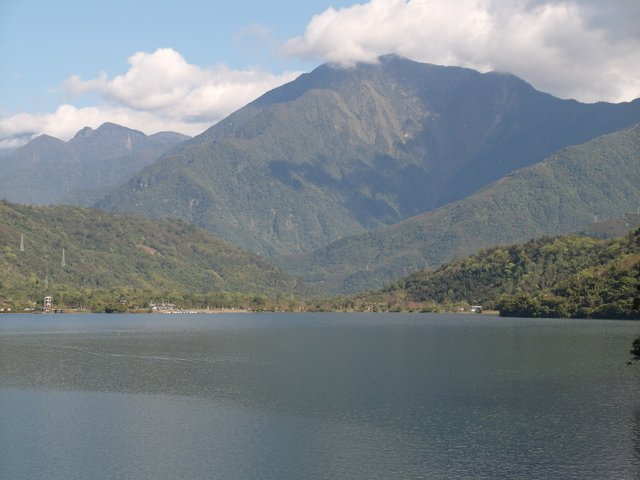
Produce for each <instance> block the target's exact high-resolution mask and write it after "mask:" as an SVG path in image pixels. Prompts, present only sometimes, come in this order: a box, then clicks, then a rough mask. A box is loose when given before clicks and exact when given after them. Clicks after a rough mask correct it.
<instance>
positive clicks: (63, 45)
mask: <svg viewBox="0 0 640 480" xmlns="http://www.w3.org/2000/svg"><path fill="white" fill-rule="evenodd" d="M638 25H640V2H639V1H638V0H610V1H604V0H572V1H569V0H369V1H364V0H360V1H347V0H342V1H337V0H325V1H323V0H305V1H303V2H300V1H293V0H280V1H268V0H234V1H233V2H229V1H217V0H209V1H205V0H181V1H180V2H175V1H161V0H156V1H154V2H151V1H147V0H137V1H135V2H131V1H130V0H127V1H124V0H110V1H109V2H104V1H100V2H97V1H93V0H84V1H75V0H56V1H55V2H52V1H50V0H0V148H4V149H7V148H15V147H17V146H20V145H23V144H24V143H26V142H27V141H29V140H30V139H31V138H33V137H34V136H36V135H40V134H43V133H46V134H49V135H52V136H55V137H57V138H60V139H63V140H68V139H69V138H71V137H73V135H74V134H75V133H76V132H77V131H79V130H80V129H81V128H83V127H85V126H90V127H92V128H97V127H98V126H99V125H101V124H102V123H104V122H107V121H109V122H114V123H118V124H120V125H124V126H127V127H130V128H135V129H138V130H141V131H143V132H145V133H147V134H152V133H156V132H158V131H167V130H172V131H177V132H180V133H184V134H188V135H197V134H198V133H201V132H202V131H204V130H205V129H207V128H208V127H210V126H211V125H213V124H215V123H216V122H218V121H219V120H221V119H222V118H224V117H225V116H226V115H228V114H230V113H232V112H233V111H235V110H237V109H238V108H240V107H242V106H243V105H245V104H247V103H248V102H250V101H251V100H253V99H255V98H257V97H258V96H260V95H261V94H263V93H264V92H266V91H268V90H270V89H272V88H275V87H277V86H279V85H282V84H283V83H286V82H289V81H292V80H293V79H295V78H296V77H297V76H298V75H300V74H301V73H303V72H306V71H310V70H312V69H313V68H315V67H317V66H318V65H320V64H322V63H325V62H330V63H332V64H334V65H335V66H336V68H351V67H353V66H354V65H355V64H356V63H357V62H375V61H376V58H377V57H378V56H379V55H383V54H387V53H396V54H399V55H402V56H405V57H407V58H410V59H413V60H417V61H421V62H427V63H435V64H440V65H456V66H463V67H469V68H474V69H476V70H479V71H483V72H486V71H492V70H497V71H502V72H509V73H513V74H515V75H517V76H519V77H520V78H522V79H524V80H526V81H527V82H529V83H531V84H532V85H533V86H534V87H535V88H537V89H538V90H542V91H545V92H549V93H551V94H553V95H555V96H557V97H560V98H573V99H576V100H579V101H583V102H596V101H609V102H622V101H630V100H633V99H635V98H638V97H640V28H638Z"/></svg>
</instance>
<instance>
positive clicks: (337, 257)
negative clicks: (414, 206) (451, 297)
mask: <svg viewBox="0 0 640 480" xmlns="http://www.w3.org/2000/svg"><path fill="white" fill-rule="evenodd" d="M639 205H640V124H637V125H635V126H633V127H631V128H629V129H625V130H622V131H620V132H616V133H613V134H609V135H604V136H602V137H599V138H597V139H595V140H592V141H590V142H587V143H584V144H582V145H577V146H572V147H567V148H565V149H562V150H560V151H559V152H557V153H556V154H554V155H552V156H550V157H549V158H547V159H546V160H544V161H543V162H540V163H538V164H535V165H533V166H531V167H527V168H524V169H520V170H518V171H516V172H514V173H512V174H510V175H508V176H506V177H504V178H502V179H500V180H498V181H497V182H495V183H493V184H491V185H489V186H487V187H486V188H484V189H482V190H480V191H479V192H477V193H475V194H473V195H470V196H469V197H467V198H465V199H463V200H460V201H458V202H454V203H451V204H449V205H447V206H445V207H442V208H439V209H437V210H434V211H431V212H427V213H424V214H422V215H419V216H416V217H413V218H411V219H409V220H405V221H403V222H400V223H398V224H396V225H393V226H390V227H385V228H382V229H379V230H377V231H374V232H367V233H364V234H360V235H357V236H352V237H347V238H343V239H340V240H338V241H336V242H333V243H331V244H329V245H328V246H326V247H324V248H322V249H319V250H317V251H315V252H313V253H312V254H309V255H305V256H290V257H283V258H282V259H280V262H279V263H280V264H281V265H282V266H283V267H284V268H285V269H287V270H289V271H292V272H298V273H299V274H300V275H304V278H305V279H306V280H307V281H310V282H315V283H318V284H319V285H323V286H324V287H325V288H327V289H329V290H332V291H342V292H356V291H360V290H364V289H367V288H379V287H380V286H382V285H384V284H385V283H387V282H389V281H391V280H393V279H396V278H400V277H402V276H404V275H407V274H408V273H410V272H411V271H414V270H418V269H421V268H425V267H427V266H430V267H432V268H433V267H436V266H438V265H440V264H442V263H443V262H445V261H449V260H452V259H454V258H460V257H463V256H465V255H468V254H471V253H473V252H475V251H477V250H478V249H480V248H482V247H487V246H490V245H495V244H506V243H512V242H516V241H523V240H527V239H530V238H536V237H539V236H541V235H545V234H561V233H569V232H573V231H576V230H579V229H581V228H583V227H584V226H585V225H589V224H590V222H591V221H592V220H593V218H594V215H597V216H598V217H600V218H615V217H619V216H621V215H623V214H625V213H626V212H635V211H636V210H637V208H638V206H639Z"/></svg>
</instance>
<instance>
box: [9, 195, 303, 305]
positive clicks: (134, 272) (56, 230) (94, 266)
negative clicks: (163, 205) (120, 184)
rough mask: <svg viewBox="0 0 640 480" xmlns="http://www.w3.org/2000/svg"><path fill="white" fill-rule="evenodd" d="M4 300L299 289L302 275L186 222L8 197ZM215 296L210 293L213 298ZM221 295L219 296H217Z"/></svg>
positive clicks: (70, 301)
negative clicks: (286, 271) (296, 275)
mask: <svg viewBox="0 0 640 480" xmlns="http://www.w3.org/2000/svg"><path fill="white" fill-rule="evenodd" d="M0 272H2V275H1V276H0V306H1V305H13V304H15V305H29V304H30V303H32V302H33V301H37V302H41V300H42V298H43V296H44V295H46V294H53V295H54V296H55V297H56V300H57V302H58V304H60V305H69V306H79V305H81V304H84V305H86V304H90V303H91V302H92V301H93V300H94V299H95V298H98V297H99V296H100V295H104V294H105V292H107V293H108V295H106V296H107V297H108V298H109V299H110V300H114V299H117V298H125V297H126V298H129V297H131V298H133V297H136V296H137V297H139V298H140V299H141V301H144V300H145V299H146V301H148V300H149V299H150V298H152V297H153V298H159V299H168V300H171V299H173V300H175V299H180V298H182V297H190V298H191V299H193V298H195V296H197V295H201V296H202V298H203V300H202V301H203V302H206V300H207V299H209V300H211V299H213V298H222V297H220V295H218V296H217V297H216V296H215V295H213V294H221V293H225V292H227V293H244V294H256V295H259V294H268V295H270V296H273V297H277V296H278V295H284V296H286V295H291V294H293V293H302V292H305V291H306V290H304V286H302V285H299V284H298V282H297V280H296V279H294V278H292V277H290V276H288V275H286V274H284V273H283V272H282V271H281V270H279V269H278V268H276V267H274V266H273V265H271V264H269V263H268V262H266V261H265V260H263V259H261V258H260V257H258V256H257V255H255V254H251V253H248V252H245V251H243V250H241V249H240V248H238V247H235V246H232V245H229V244H228V243H226V242H223V241H221V240H219V239H217V238H215V237H214V236H213V235H211V234H210V233H208V232H206V231H204V230H200V229H197V228H196V227H194V226H192V225H188V224H186V223H184V222H182V221H173V220H149V219H145V218H140V217H134V216H114V215H111V214H108V213H105V212H100V211H96V210H91V209H84V208H78V207H66V206H56V207H34V206H22V205H16V204H10V203H5V202H0ZM207 295H210V296H209V297H207ZM211 295H213V296H211Z"/></svg>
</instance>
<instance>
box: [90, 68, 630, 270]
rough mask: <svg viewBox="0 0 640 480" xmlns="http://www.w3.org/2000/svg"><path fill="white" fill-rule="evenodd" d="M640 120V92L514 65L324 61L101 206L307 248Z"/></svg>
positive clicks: (442, 200) (261, 247) (267, 250)
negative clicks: (615, 95) (517, 71)
mask: <svg viewBox="0 0 640 480" xmlns="http://www.w3.org/2000/svg"><path fill="white" fill-rule="evenodd" d="M638 121H640V101H634V102H630V103H623V104H607V103H598V104H581V103H579V102H576V101H570V100H561V99H558V98H554V97H552V96H551V95H548V94H545V93H542V92H538V91H536V90H535V89H534V88H533V87H532V86H531V85H529V84H527V83H526V82H524V81H523V80H520V79H518V78H516V77H514V76H512V75H508V74H502V73H495V72H494V73H486V74H482V73H479V72H477V71H474V70H470V69H464V68H456V67H442V66H436V65H428V64H423V63H418V62H413V61H410V60H406V59H403V58H400V57H397V56H385V57H382V58H380V61H379V62H378V63H376V64H358V65H357V66H355V67H354V68H350V69H341V68H337V67H333V66H331V65H323V66H321V67H319V68H317V69H315V70H314V71H312V72H311V73H309V74H305V75H302V76H300V77H299V78H298V79H297V80H295V81H293V82H291V83H289V84H286V85H283V86H281V87H279V88H277V89H275V90H273V91H271V92H269V93H267V94H265V95H263V96H262V97H260V98H259V99H257V100H256V101H254V102H252V103H250V104H249V105H247V106H246V107H244V108H242V109H240V110H238V111H237V112H235V113H233V114H232V115H230V116H229V117H227V118H226V119H224V120H222V121H220V122H219V123H218V124H216V125H215V126H213V127H212V128H210V129H209V130H207V131H206V132H204V133H203V134H201V135H199V136H197V137H195V138H194V139H193V140H190V141H187V142H185V143H183V144H181V145H180V146H179V147H178V148H176V150H174V151H173V152H172V153H171V154H167V155H165V156H164V157H163V158H162V159H161V160H160V161H158V162H156V163H154V164H153V165H151V166H149V167H147V168H146V169H145V170H143V171H142V172H141V173H140V174H139V175H136V176H135V177H133V178H132V179H131V181H129V182H128V184H127V185H125V186H123V187H122V188H120V189H117V190H116V191H114V192H113V193H111V194H109V195H107V196H106V197H105V198H104V199H103V200H101V201H100V202H98V203H97V204H96V205H97V206H98V207H99V208H102V209H105V210H109V211H113V212H134V213H140V214H144V215H147V216H151V217H165V216H172V217H177V218H181V219H184V220H186V221H189V222H191V223H194V224H196V225H198V226H200V227H203V228H205V229H207V230H209V231H211V232H213V233H214V234H216V235H217V236H219V237H220V238H222V239H225V240H227V241H230V242H232V243H234V244H237V245H240V246H242V247H245V248H249V249H251V250H253V251H257V252H260V253H264V254H267V255H280V254H291V253H302V252H309V251H312V250H313V249H317V248H321V247H323V246H324V245H326V244H327V243H329V242H331V241H334V240H337V239H339V238H341V237H347V236H351V235H354V234H357V233H361V232H364V231H368V230H372V229H375V228H380V227H383V226H385V225H390V224H394V223H397V222H399V221H402V220H404V219H407V218H410V217H413V216H415V215H419V214H421V213H423V212H426V211H430V210H433V209H434V208H438V207H440V206H442V205H445V204H447V203H450V202H451V201H454V200H459V199H461V198H464V197H465V196H467V195H469V194H470V193H472V192H474V191H477V190H478V189H479V188H481V187H483V186H485V185H487V184H489V183H490V182H492V181H495V180H497V179H499V178H501V177H503V176H504V175H507V174H509V173H510V172H512V171H513V170H515V169H517V168H521V167H525V166H528V165H531V164H534V163H536V162H539V161H542V160H543V159H544V158H545V157H547V156H548V155H550V154H551V153H553V152H555V151H557V150H558V149H560V148H562V147H564V146H567V145H572V144H577V143H582V142H585V141H587V140H590V139H592V138H595V137H597V136H599V135H602V134H605V133H610V132H613V131H616V130H620V129H622V128H625V127H628V126H630V125H632V124H634V123H636V122H638ZM634 210H635V208H634ZM591 218H592V217H591ZM385 261H387V262H389V263H390V264H394V262H395V263H397V264H399V265H403V264H405V263H406V260H405V259H397V261H396V260H394V259H392V258H389V257H388V258H386V260H385ZM366 263H367V262H365V264H366ZM365 264H363V266H364V265H365ZM411 265H414V264H413V263H412V264H411ZM389 268H390V271H394V269H395V266H393V265H392V266H391V267H389Z"/></svg>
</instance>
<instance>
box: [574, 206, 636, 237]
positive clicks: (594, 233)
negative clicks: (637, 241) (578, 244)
mask: <svg viewBox="0 0 640 480" xmlns="http://www.w3.org/2000/svg"><path fill="white" fill-rule="evenodd" d="M638 208H640V207H638ZM639 227H640V213H627V214H626V215H623V216H621V217H618V218H611V219H607V220H600V221H596V222H593V223H592V224H591V225H588V226H586V227H585V228H582V229H580V230H578V231H577V232H576V233H577V234H578V235H586V236H589V237H595V238H616V237H621V236H622V235H624V234H625V232H628V231H629V230H631V229H634V228H639Z"/></svg>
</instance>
